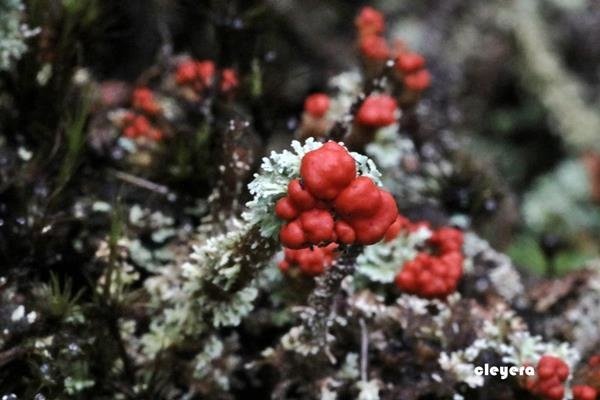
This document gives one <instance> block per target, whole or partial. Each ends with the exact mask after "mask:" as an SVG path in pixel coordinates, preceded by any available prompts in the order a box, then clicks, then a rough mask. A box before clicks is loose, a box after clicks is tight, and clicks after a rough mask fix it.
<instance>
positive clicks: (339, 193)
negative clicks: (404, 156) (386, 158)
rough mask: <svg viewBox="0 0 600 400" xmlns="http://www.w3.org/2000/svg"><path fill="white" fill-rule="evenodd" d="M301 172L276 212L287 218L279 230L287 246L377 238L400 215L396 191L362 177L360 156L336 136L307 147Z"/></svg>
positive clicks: (358, 242)
mask: <svg viewBox="0 0 600 400" xmlns="http://www.w3.org/2000/svg"><path fill="white" fill-rule="evenodd" d="M300 176H301V179H294V180H292V181H291V182H290V183H289V185H288V191H287V195H286V196H285V197H283V198H281V199H280V200H279V201H278V202H277V204H276V206H275V213H276V215H277V216H278V217H279V218H281V219H283V220H285V221H287V222H286V224H285V225H284V226H283V227H282V228H281V231H280V232H279V238H280V240H281V243H282V244H283V245H284V246H285V247H288V248H291V249H301V248H305V247H310V246H322V245H326V244H328V243H332V242H336V243H343V244H360V245H368V244H373V243H376V242H378V241H380V240H381V239H383V238H384V236H385V234H386V232H387V230H388V229H389V228H390V226H391V225H392V224H393V223H394V221H395V220H396V219H397V218H398V208H397V206H396V201H395V200H394V198H393V197H392V195H391V194H389V193H388V192H386V191H384V190H381V189H380V188H379V187H377V185H375V183H373V181H372V180H371V179H370V178H368V177H364V176H358V177H357V169H356V162H355V160H354V159H353V158H352V156H351V155H350V154H349V153H348V151H347V150H346V149H345V148H343V147H342V146H340V145H339V144H337V143H335V142H331V141H330V142H327V143H325V144H324V145H323V146H322V147H320V148H319V149H316V150H313V151H310V152H308V153H306V154H305V155H304V157H303V158H302V161H301V165H300Z"/></svg>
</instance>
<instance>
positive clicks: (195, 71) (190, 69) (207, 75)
mask: <svg viewBox="0 0 600 400" xmlns="http://www.w3.org/2000/svg"><path fill="white" fill-rule="evenodd" d="M216 77H217V68H216V66H215V63H214V62H213V61H211V60H186V61H184V62H182V63H180V64H179V65H178V66H177V69H176V71H175V82H176V83H177V84H178V85H179V86H182V87H186V88H191V89H192V90H193V91H194V92H196V93H202V92H203V91H205V90H206V89H208V88H210V87H211V86H212V85H213V83H214V81H215V78H216ZM238 86H239V79H238V75H237V72H236V71H235V70H234V69H233V68H224V69H223V70H222V71H221V74H220V81H219V92H220V93H222V94H231V93H232V92H233V91H234V90H235V89H236V88H237V87H238Z"/></svg>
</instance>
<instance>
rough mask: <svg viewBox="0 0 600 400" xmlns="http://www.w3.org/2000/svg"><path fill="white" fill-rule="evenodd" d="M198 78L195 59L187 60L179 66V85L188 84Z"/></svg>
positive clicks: (176, 79)
mask: <svg viewBox="0 0 600 400" xmlns="http://www.w3.org/2000/svg"><path fill="white" fill-rule="evenodd" d="M195 80H196V63H195V62H194V61H193V60H189V61H185V62H183V63H181V64H179V66H178V67H177V71H176V72H175V81H176V82H177V84H178V85H188V84H191V83H193V82H194V81H195Z"/></svg>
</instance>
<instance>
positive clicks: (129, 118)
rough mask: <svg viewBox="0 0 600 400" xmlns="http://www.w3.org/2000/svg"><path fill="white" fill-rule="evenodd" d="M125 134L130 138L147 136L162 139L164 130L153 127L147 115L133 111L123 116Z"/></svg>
mask: <svg viewBox="0 0 600 400" xmlns="http://www.w3.org/2000/svg"><path fill="white" fill-rule="evenodd" d="M123 134H124V135H125V136H126V137H128V138H130V139H136V138H139V137H145V138H148V139H152V140H161V139H162V137H163V134H162V132H161V131H160V130H158V129H156V128H155V127H153V126H152V124H151V123H150V121H148V119H147V118H146V117H144V116H143V115H137V114H133V113H128V114H127V115H125V117H124V118H123Z"/></svg>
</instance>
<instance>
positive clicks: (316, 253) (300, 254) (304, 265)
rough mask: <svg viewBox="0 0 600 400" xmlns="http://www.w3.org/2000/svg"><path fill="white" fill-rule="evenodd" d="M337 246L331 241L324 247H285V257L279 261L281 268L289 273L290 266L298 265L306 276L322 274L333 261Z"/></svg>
mask: <svg viewBox="0 0 600 400" xmlns="http://www.w3.org/2000/svg"><path fill="white" fill-rule="evenodd" d="M337 248H338V245H337V244H336V243H330V244H328V245H327V246H324V247H316V246H314V247H309V248H305V249H297V250H295V249H284V259H283V260H282V261H281V262H280V263H279V269H280V270H281V272H283V273H288V272H289V271H290V268H292V267H297V268H298V269H299V270H300V272H301V273H302V274H304V275H306V276H317V275H320V274H322V273H323V271H325V268H327V267H329V266H330V265H331V264H332V263H333V260H334V259H335V257H336V250H337Z"/></svg>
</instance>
